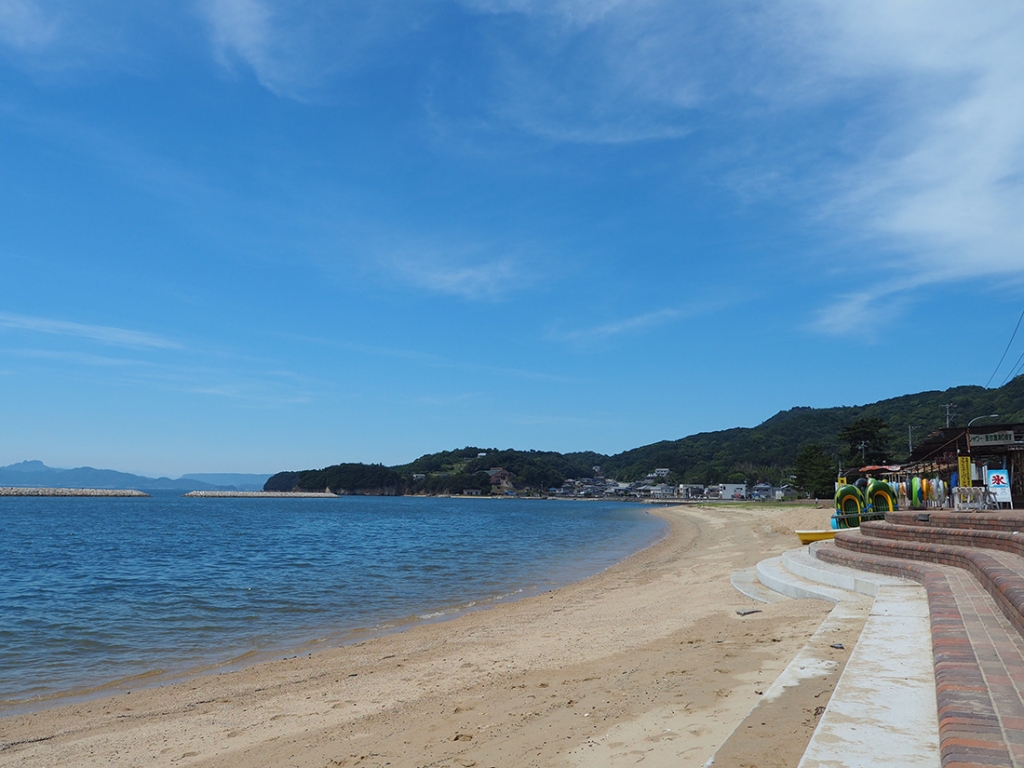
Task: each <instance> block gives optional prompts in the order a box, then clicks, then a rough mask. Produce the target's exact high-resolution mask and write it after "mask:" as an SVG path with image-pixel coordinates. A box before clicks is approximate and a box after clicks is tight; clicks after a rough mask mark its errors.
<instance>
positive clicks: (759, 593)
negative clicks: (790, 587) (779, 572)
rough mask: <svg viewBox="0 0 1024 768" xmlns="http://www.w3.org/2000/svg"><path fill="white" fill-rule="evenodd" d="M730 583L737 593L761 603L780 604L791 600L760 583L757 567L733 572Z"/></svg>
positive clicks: (753, 566)
mask: <svg viewBox="0 0 1024 768" xmlns="http://www.w3.org/2000/svg"><path fill="white" fill-rule="evenodd" d="M729 581H730V582H732V586H733V587H734V588H735V589H736V591H737V592H739V593H740V594H743V595H746V596H747V597H749V598H752V599H754V600H757V601H758V602H759V603H778V602H782V601H783V600H789V599H790V598H788V597H786V596H785V595H783V594H782V593H781V592H776V591H775V590H774V589H769V588H768V587H766V586H765V585H764V584H762V583H761V582H760V581H758V580H757V566H756V565H752V566H750V567H749V568H743V569H741V570H738V571H733V572H732V576H730V577H729Z"/></svg>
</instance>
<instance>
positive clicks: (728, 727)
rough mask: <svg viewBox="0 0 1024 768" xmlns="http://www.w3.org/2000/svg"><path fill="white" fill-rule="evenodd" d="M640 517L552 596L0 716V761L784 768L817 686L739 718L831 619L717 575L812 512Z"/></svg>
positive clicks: (822, 695) (770, 508)
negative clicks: (756, 595)
mask: <svg viewBox="0 0 1024 768" xmlns="http://www.w3.org/2000/svg"><path fill="white" fill-rule="evenodd" d="M652 512H653V513H657V514H659V515H662V516H664V517H665V518H666V519H667V520H668V521H669V522H670V524H671V526H670V533H669V535H668V536H667V537H666V538H665V539H663V540H662V541H661V542H659V543H658V544H656V545H654V546H653V547H651V548H649V549H647V550H645V551H643V552H641V553H638V554H637V555H634V556H633V557H631V558H630V559H628V560H626V561H625V562H623V563H621V564H619V565H617V566H615V567H613V568H611V569H609V570H607V571H605V572H604V573H601V574H599V575H597V576H594V577H592V578H590V579H587V580H585V581H582V582H579V583H577V584H573V585H570V586H568V587H564V588H562V589H559V590H556V591H553V592H549V593H545V594H542V595H539V596H537V597H532V598H528V599H525V600H521V601H519V602H515V603H509V604H503V605H498V606H495V607H493V608H491V609H488V610H486V611H479V612H475V613H469V614H466V615H464V616H460V617H458V618H456V619H453V620H451V621H446V622H443V623H437V624H427V625H422V626H417V627H414V628H412V629H409V630H408V631H405V632H402V633H400V634H395V635H389V636H384V637H380V638H376V639H372V640H367V641H365V642H361V643H358V644H355V645H349V646H344V647H340V648H331V649H326V650H323V651H319V652H317V653H314V654H311V655H303V656H300V657H295V658H290V659H285V660H280V661H270V662H263V663H260V664H258V665H254V666H251V667H248V668H245V669H242V670H238V671H234V672H228V673H222V674H212V675H205V676H202V677H196V678H192V679H189V680H186V681H184V682H181V683H177V684H175V685H169V686H164V687H159V688H150V689H143V690H139V691H132V692H131V693H127V692H125V693H120V694H118V695H114V696H111V697H108V698H103V699H96V700H92V701H89V702H85V703H78V704H71V705H65V706H59V707H54V708H51V709H47V710H44V711H41V712H36V713H33V714H28V715H18V716H11V717H6V718H2V719H0V766H40V767H41V766H53V765H68V766H211V767H212V766H227V767H229V768H230V767H231V766H298V767H299V768H307V767H308V768H325V767H326V766H360V767H365V768H371V767H373V768H375V767H376V766H392V767H393V768H402V767H404V766H410V767H412V766H453V767H454V766H461V767H462V768H473V766H480V767H481V768H486V767H487V766H498V767H505V766H509V767H513V766H514V767H515V768H520V767H523V766H587V767H588V768H601V767H603V766H609V767H613V766H614V767H617V766H628V765H636V764H638V763H641V762H642V763H643V765H644V766H645V767H646V768H650V767H651V766H655V767H658V766H666V767H667V766H673V768H687V767H688V766H694V767H697V766H702V765H703V764H704V763H705V762H706V761H707V760H708V758H710V757H711V756H712V754H714V752H715V750H716V748H717V747H718V746H719V745H721V744H723V743H724V742H726V741H727V740H728V742H729V748H730V754H732V755H739V756H740V757H738V758H735V759H739V760H743V761H746V760H747V759H749V760H750V761H751V762H749V763H746V762H744V763H743V764H750V765H757V766H759V767H760V768H772V767H773V766H778V767H779V768H781V767H782V766H795V765H796V763H797V762H798V761H799V758H800V755H801V754H802V752H803V748H804V745H806V742H807V739H809V738H810V735H811V732H812V731H813V728H814V726H815V725H816V718H817V714H816V710H817V709H818V708H820V707H821V706H822V705H823V704H824V703H825V702H827V698H828V693H829V691H828V690H827V688H828V684H826V683H825V682H823V681H817V682H816V683H815V685H816V686H818V688H816V689H815V690H814V691H810V690H808V691H806V692H805V694H806V695H803V696H800V695H794V696H792V697H789V698H788V699H787V700H786V701H782V702H775V703H774V706H772V707H770V708H762V709H761V710H758V714H757V717H756V718H753V719H757V720H758V723H756V724H754V723H751V724H749V725H748V724H747V723H746V722H745V718H746V716H747V714H748V712H750V711H751V708H752V707H753V706H754V705H755V704H756V703H757V702H758V700H759V696H760V694H761V693H763V692H764V691H765V690H766V689H767V688H768V686H769V685H771V683H772V681H773V680H774V679H775V677H777V676H778V675H779V673H780V672H781V671H782V670H783V669H784V668H785V667H786V665H787V664H788V663H789V661H790V660H791V659H792V658H793V656H795V655H796V653H797V652H798V651H799V650H800V648H801V647H802V646H803V644H804V643H805V642H806V640H807V639H808V638H809V637H810V636H811V634H813V632H814V631H815V629H817V627H818V625H819V624H820V623H821V621H822V619H823V618H824V617H825V616H826V615H827V613H828V611H829V610H830V608H831V606H830V605H829V604H827V603H824V602H821V601H816V600H791V601H785V602H780V603H771V604H761V603H755V602H754V601H753V600H751V599H749V598H747V597H745V596H743V595H741V594H740V593H739V592H737V591H736V590H735V589H733V587H732V586H731V584H730V581H729V576H730V574H731V573H732V571H734V570H736V569H739V568H743V567H746V566H750V565H753V564H755V563H756V562H757V561H758V560H760V559H762V558H764V557H768V556H770V555H773V554H779V553H781V552H782V551H784V550H786V549H791V548H793V547H794V546H798V541H797V539H796V537H795V535H793V533H792V531H793V529H795V528H816V527H824V526H825V525H827V520H828V517H829V514H830V512H831V510H829V509H815V508H813V507H807V506H800V507H779V506H776V505H756V504H750V505H731V504H720V505H710V506H705V507H688V506H687V507H684V506H679V507H670V508H661V509H658V510H652ZM750 608H755V609H759V612H758V613H751V614H748V615H746V616H740V615H739V614H737V611H738V610H743V609H750ZM819 688H820V690H819ZM818 714H820V713H818ZM765 718H770V719H771V722H770V723H769V722H761V721H762V720H764V719H765ZM755 726H756V727H755ZM748 728H749V729H750V735H749V736H747V735H746V733H747V730H746V729H748ZM734 731H735V733H734ZM731 734H732V737H731V738H730V735H731ZM773 734H777V736H773ZM744 756H746V757H744Z"/></svg>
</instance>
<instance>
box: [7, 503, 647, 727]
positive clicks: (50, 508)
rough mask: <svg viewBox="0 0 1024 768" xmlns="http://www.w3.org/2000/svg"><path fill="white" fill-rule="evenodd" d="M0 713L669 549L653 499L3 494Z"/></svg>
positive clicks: (478, 599)
mask: <svg viewBox="0 0 1024 768" xmlns="http://www.w3.org/2000/svg"><path fill="white" fill-rule="evenodd" d="M0 526H2V530H0V713H2V712H3V711H5V710H6V711H8V712H10V711H14V710H20V709H24V708H25V705H26V703H28V702H30V701H31V702H37V704H35V706H38V702H45V701H49V700H52V699H53V698H55V697H61V696H65V695H69V694H88V693H90V692H95V691H97V690H106V689H108V688H116V687H125V686H127V687H129V688H130V687H131V686H134V685H139V684H143V683H148V682H154V681H156V682H159V681H162V680H167V679H173V678H175V677H178V676H181V675H184V674H188V673H191V672H195V671H198V670H202V669H210V668H222V667H223V665H230V664H233V663H234V664H237V663H242V662H244V661H248V660H253V659H256V658H260V657H262V656H273V655H277V656H280V655H285V653H286V652H288V651H306V650H310V649H312V648H316V647H322V646H324V645H329V644H335V645H337V644H340V643H344V642H347V641H352V640H354V639H357V638H359V637H364V636H366V635H367V634H375V633H380V632H383V631H389V630H392V629H396V628H401V627H403V626H406V625H409V624H411V623H416V622H422V621H429V620H436V619H438V618H444V617H445V616H450V615H455V614H458V613H460V612H462V611H466V610H470V609H473V608H480V607H485V606H487V605H490V604H493V603H495V602H499V601H502V600H510V599H516V598H519V597H523V596H527V595H531V594H536V593H539V592H543V591H545V590H549V589H552V588H554V587H557V586H561V585H564V584H567V583H570V582H572V581H577V580H579V579H581V578H584V577H586V576H589V575H591V574H594V573H597V572H599V571H601V570H604V569H605V568H607V567H608V566H610V565H612V564H614V563H616V562H618V561H620V560H622V559H623V558H624V557H626V556H627V555H628V554H630V553H632V552H634V551H636V550H638V549H641V548H643V547H644V546H646V545H648V544H650V543H652V542H653V541H655V540H656V539H657V538H659V537H660V536H661V535H662V534H663V532H664V530H665V524H664V523H663V522H662V521H661V520H659V519H658V518H656V517H653V516H651V515H649V514H647V512H646V509H645V508H643V507H640V506H639V505H630V504H620V503H612V502H578V503H574V502H566V501H527V500H513V499H509V500H489V499H424V498H401V497H400V498H375V497H345V498H340V499H187V498H183V497H181V496H179V495H177V494H173V495H172V494H159V495H155V496H154V497H152V498H141V499H131V498H125V499H121V498H0Z"/></svg>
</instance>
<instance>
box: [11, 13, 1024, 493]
mask: <svg viewBox="0 0 1024 768" xmlns="http://www.w3.org/2000/svg"><path fill="white" fill-rule="evenodd" d="M1021 39H1024V9H1022V8H1021V6H1020V5H1019V4H1018V3H1013V2H1001V1H1000V0H993V1H992V2H988V3H984V4H981V5H978V4H976V3H968V2H952V1H951V2H930V3H926V2H901V3H892V2H888V1H885V2H883V1H881V0H862V1H861V2H858V3H834V2H824V1H818V0H779V1H778V2H772V3H767V2H757V0H745V1H744V2H735V1H733V0H716V1H715V2H690V3H679V2H668V1H666V2H662V1H661V0H634V1H633V2H625V1H622V0H590V1H585V0H546V2H540V0H460V1H455V0H452V1H445V0H420V1H419V2H411V1H406V0H391V2H379V1H378V2H363V1H362V0H350V1H349V2H339V3H314V2H305V1H303V0H294V1H293V2H283V1H281V0H205V1H203V0H192V1H189V0H186V2H161V1H160V0H155V1H154V2H148V3H129V2H116V1H115V0H0V268H2V275H3V279H2V280H0V398H2V402H3V408H2V409H0V434H2V439H0V465H2V464H7V463H13V462H16V461H21V460H22V459H41V460H43V461H45V462H46V463H47V464H50V465H51V466H63V467H71V466H79V465H86V464H88V465H92V466H100V467H111V468H117V469H122V470H126V471H133V472H139V473H143V474H151V475H155V474H166V475H172V476H176V475H178V474H181V473H185V472H198V471H239V472H245V471H251V472H261V471H266V472H273V471H277V470H282V469H299V468H306V467H319V466H325V465H328V464H333V463H337V462H341V461H368V462H383V463H385V464H396V463H403V462H406V461H410V460H412V459H413V458H415V457H417V456H419V455H421V454H423V453H427V452H432V451H435V450H442V449H450V448H456V447H462V446H465V445H479V446H488V447H489V446H494V447H500V448H506V447H511V448H524V449H525V448H537V449H545V450H559V451H573V450H596V451H601V452H606V453H616V452H618V451H622V450H626V449H629V448H632V447H636V446H639V445H643V444H646V443H650V442H653V441H656V440H661V439H674V438H678V437H682V436H685V435H688V434H692V433H695V432H700V431H707V430H716V429H724V428H728V427H733V426H753V425H755V424H758V423H760V422H761V421H763V420H765V419H767V418H769V417H770V416H772V415H773V414H774V413H776V412H777V411H779V410H782V409H787V408H790V407H793V406H797V405H809V406H816V407H825V406H834V405H853V404H859V403H866V402H872V401H875V400H878V399H882V398H886V397H892V396H897V395H901V394H905V393H908V392H918V391H923V390H931V389H944V388H946V387H949V386H955V385H960V384H985V383H986V381H987V380H988V379H989V378H990V376H991V375H992V373H993V369H994V367H995V366H996V364H997V362H998V361H999V356H1000V354H1001V353H1002V351H1003V349H1004V347H1005V345H1006V343H1007V341H1008V339H1009V337H1010V334H1011V332H1012V331H1013V327H1014V324H1015V322H1016V320H1017V318H1018V316H1019V315H1020V310H1021V307H1022V298H1024V285H1022V277H1024V215H1022V213H1021V212H1022V211H1024V47H1022V46H1021V45H1020V40H1021ZM1015 345H1019V348H1018V347H1017V346H1015V348H1014V349H1012V350H1011V352H1010V354H1009V355H1008V357H1007V362H1005V363H1004V365H1003V367H1002V369H1001V370H1000V371H998V373H997V375H996V376H995V377H994V379H993V381H992V384H993V385H998V384H999V383H1001V382H1002V380H1003V379H1004V377H1005V376H1006V375H1009V374H1010V372H1011V370H1012V364H1013V362H1014V361H1015V360H1016V359H1017V355H1018V354H1019V352H1020V351H1021V350H1022V349H1024V339H1021V340H1017V341H1016V342H1015Z"/></svg>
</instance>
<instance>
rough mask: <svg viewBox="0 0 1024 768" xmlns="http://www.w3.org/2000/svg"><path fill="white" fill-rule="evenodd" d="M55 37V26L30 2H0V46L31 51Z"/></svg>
mask: <svg viewBox="0 0 1024 768" xmlns="http://www.w3.org/2000/svg"><path fill="white" fill-rule="evenodd" d="M56 36H57V24H56V22H55V21H53V20H52V19H50V18H47V15H46V14H45V13H44V12H43V10H42V9H41V8H40V7H39V6H38V5H37V4H36V3H34V2H31V0H0V44H3V45H8V46H10V47H12V48H14V49H16V50H20V51H31V50H34V49H38V48H40V47H42V46H44V45H46V44H48V43H50V42H51V41H52V40H53V39H54V38H55V37H56Z"/></svg>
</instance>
